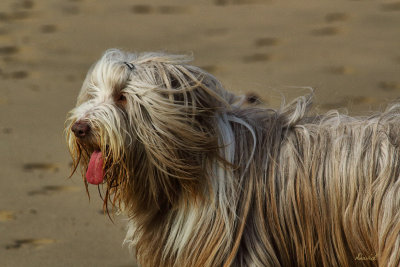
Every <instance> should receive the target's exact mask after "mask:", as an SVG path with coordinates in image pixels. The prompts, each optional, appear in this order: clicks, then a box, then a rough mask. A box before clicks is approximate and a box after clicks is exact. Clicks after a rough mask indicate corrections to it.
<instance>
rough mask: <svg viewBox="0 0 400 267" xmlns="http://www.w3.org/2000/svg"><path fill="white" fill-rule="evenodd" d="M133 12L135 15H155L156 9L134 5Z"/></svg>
mask: <svg viewBox="0 0 400 267" xmlns="http://www.w3.org/2000/svg"><path fill="white" fill-rule="evenodd" d="M132 12H133V13H135V14H150V13H154V12H155V9H154V7H152V6H149V5H134V6H133V7H132Z"/></svg>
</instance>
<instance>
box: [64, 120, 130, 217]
mask: <svg viewBox="0 0 400 267" xmlns="http://www.w3.org/2000/svg"><path fill="white" fill-rule="evenodd" d="M72 124H73V123H71V125H72ZM69 128H70V127H69ZM97 132H98V131H97ZM100 136H101V134H96V131H93V134H92V135H91V136H89V137H88V138H86V139H84V140H80V139H78V138H76V137H75V136H74V135H73V134H72V133H71V130H69V131H68V132H67V139H68V140H69V150H70V154H71V157H72V171H71V176H72V175H73V174H74V173H75V172H76V171H77V170H78V169H80V172H81V174H82V177H83V181H84V184H85V188H86V192H87V194H88V196H89V198H90V193H89V188H88V186H89V184H93V185H98V186H99V190H98V191H99V194H100V196H101V198H102V199H103V209H104V212H105V213H107V214H108V215H109V216H110V214H112V213H110V209H109V207H112V209H113V208H118V209H121V204H122V203H123V201H122V200H123V199H122V196H123V195H124V194H123V192H121V191H123V190H124V188H125V189H126V188H127V186H126V184H127V183H128V181H129V177H130V173H129V171H128V167H127V165H126V162H127V161H128V160H127V155H126V154H125V149H123V147H118V148H116V143H118V142H110V141H106V140H111V139H110V137H108V138H107V135H105V134H104V133H102V136H103V137H102V138H100ZM120 142H121V143H125V142H124V141H120ZM102 189H103V190H102ZM110 217H111V216H110Z"/></svg>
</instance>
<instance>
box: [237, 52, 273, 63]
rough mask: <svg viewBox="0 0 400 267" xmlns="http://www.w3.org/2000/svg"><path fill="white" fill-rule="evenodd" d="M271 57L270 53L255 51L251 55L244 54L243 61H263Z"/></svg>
mask: <svg viewBox="0 0 400 267" xmlns="http://www.w3.org/2000/svg"><path fill="white" fill-rule="evenodd" d="M270 59H271V55H269V54H266V53H255V54H253V55H249V56H245V57H244V58H243V62H245V63H254V62H265V61H269V60H270Z"/></svg>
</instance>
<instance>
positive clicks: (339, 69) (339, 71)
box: [327, 66, 354, 75]
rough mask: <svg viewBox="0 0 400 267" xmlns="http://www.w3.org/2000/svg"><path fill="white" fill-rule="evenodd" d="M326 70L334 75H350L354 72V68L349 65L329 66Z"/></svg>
mask: <svg viewBox="0 0 400 267" xmlns="http://www.w3.org/2000/svg"><path fill="white" fill-rule="evenodd" d="M327 72H329V73H332V74H336V75H350V74H353V73H354V69H353V68H352V67H349V66H331V67H328V68H327Z"/></svg>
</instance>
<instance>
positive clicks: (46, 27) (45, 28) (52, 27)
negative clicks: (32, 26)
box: [40, 24, 57, 33]
mask: <svg viewBox="0 0 400 267" xmlns="http://www.w3.org/2000/svg"><path fill="white" fill-rule="evenodd" d="M40 31H41V32H42V33H53V32H56V31H57V26H56V25H53V24H47V25H43V26H42V27H40Z"/></svg>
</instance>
